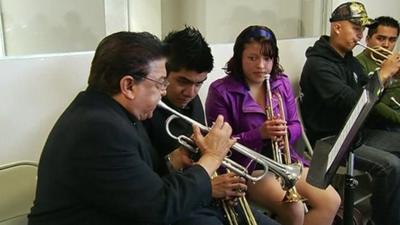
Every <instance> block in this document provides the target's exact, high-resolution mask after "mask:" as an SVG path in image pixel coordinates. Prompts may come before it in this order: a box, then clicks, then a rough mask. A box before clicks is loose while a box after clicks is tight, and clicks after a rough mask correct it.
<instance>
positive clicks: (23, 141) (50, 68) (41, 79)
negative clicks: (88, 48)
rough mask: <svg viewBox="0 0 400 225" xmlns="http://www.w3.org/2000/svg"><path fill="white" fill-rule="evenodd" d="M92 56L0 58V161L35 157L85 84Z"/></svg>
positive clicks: (32, 158)
mask: <svg viewBox="0 0 400 225" xmlns="http://www.w3.org/2000/svg"><path fill="white" fill-rule="evenodd" d="M92 56H93V53H92V52H84V53H78V54H68V55H58V56H37V57H31V58H20V59H17V58H8V59H1V60H0V71H2V81H1V82H0V96H1V97H2V98H1V104H2V105H1V107H0V124H1V126H0V163H3V162H11V161H15V160H24V159H26V160H38V158H39V155H40V152H41V149H42V148H43V144H44V142H45V140H46V138H47V135H48V133H49V131H50V129H51V127H52V126H53V124H54V123H55V121H56V119H57V118H58V116H60V114H61V113H62V112H63V111H64V109H65V108H66V106H67V105H68V104H69V103H70V102H71V101H72V99H73V98H74V97H75V95H76V94H77V92H78V91H79V90H82V89H84V88H85V87H86V80H87V77H88V74H89V65H90V61H91V59H92ZM71 132H73V131H71Z"/></svg>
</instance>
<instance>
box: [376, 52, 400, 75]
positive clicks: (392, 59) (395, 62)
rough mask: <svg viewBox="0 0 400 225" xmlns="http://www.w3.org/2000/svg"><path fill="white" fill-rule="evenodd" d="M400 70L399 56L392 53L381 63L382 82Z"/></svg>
mask: <svg viewBox="0 0 400 225" xmlns="http://www.w3.org/2000/svg"><path fill="white" fill-rule="evenodd" d="M399 70H400V54H399V53H393V54H392V55H390V56H388V57H387V59H385V60H384V61H383V62H382V67H381V72H380V77H381V79H382V81H387V80H388V79H390V78H391V77H392V76H394V75H396V74H398V73H399Z"/></svg>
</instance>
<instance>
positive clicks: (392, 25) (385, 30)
mask: <svg viewBox="0 0 400 225" xmlns="http://www.w3.org/2000/svg"><path fill="white" fill-rule="evenodd" d="M375 21H376V22H375V23H374V24H372V25H370V26H369V27H368V34H367V37H366V43H367V46H368V47H379V46H380V47H382V48H385V49H387V50H389V51H393V49H394V47H395V45H396V42H397V39H398V37H399V30H400V27H399V23H398V21H397V20H395V19H393V18H391V17H386V16H381V17H378V18H376V19H375ZM376 57H377V56H376ZM357 59H358V60H359V61H360V63H361V64H362V65H363V69H364V72H365V73H366V74H369V73H370V72H373V71H375V70H376V69H378V68H379V67H380V65H379V63H377V62H376V61H374V60H373V59H372V57H371V52H370V51H369V50H368V49H365V50H364V51H363V52H361V53H360V54H359V55H357ZM399 103H400V79H393V80H392V82H391V84H390V85H389V86H388V87H387V88H386V89H385V92H384V94H383V95H382V98H381V99H380V100H379V102H378V103H377V104H376V105H375V106H374V108H373V110H372V112H371V114H370V117H369V119H368V125H369V126H371V127H373V128H380V129H385V130H390V131H398V132H400V104H399Z"/></svg>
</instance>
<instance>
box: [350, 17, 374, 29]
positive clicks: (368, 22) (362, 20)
mask: <svg viewBox="0 0 400 225" xmlns="http://www.w3.org/2000/svg"><path fill="white" fill-rule="evenodd" d="M350 22H352V23H354V24H357V25H360V26H363V27H367V26H369V25H371V24H374V23H375V20H374V19H371V18H369V17H362V18H356V19H355V18H353V19H350Z"/></svg>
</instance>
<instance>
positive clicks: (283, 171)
mask: <svg viewBox="0 0 400 225" xmlns="http://www.w3.org/2000/svg"><path fill="white" fill-rule="evenodd" d="M158 106H159V107H161V108H163V109H165V110H167V111H169V112H171V113H172V115H171V116H169V117H168V118H167V120H166V122H165V126H166V131H167V133H168V135H170V136H171V137H172V138H174V139H176V140H177V141H178V142H179V143H180V144H181V145H183V146H185V147H186V148H187V149H188V150H190V151H193V152H195V153H197V151H198V150H197V149H196V146H195V144H194V141H193V140H192V139H191V138H189V137H187V136H185V135H179V136H175V135H173V134H172V132H171V130H170V123H171V121H172V120H174V119H178V118H181V119H183V120H185V121H186V122H189V123H191V124H194V125H196V126H198V127H199V128H200V129H201V130H202V131H204V132H208V131H209V130H210V128H208V127H206V126H204V125H202V124H201V123H199V122H197V121H195V120H193V119H191V118H189V117H187V116H185V115H183V114H181V113H179V112H178V111H176V110H174V109H172V108H171V107H169V106H167V105H166V104H165V103H164V102H162V101H160V102H159V103H158ZM231 148H232V149H233V150H236V151H238V152H239V153H241V154H243V155H246V156H247V157H250V158H251V159H252V160H255V161H256V162H257V163H259V164H261V165H263V166H264V168H265V170H264V173H263V174H262V175H261V176H258V177H253V176H251V175H250V174H249V173H248V171H247V169H246V168H245V167H243V166H242V165H240V164H238V163H236V162H235V161H233V160H231V159H229V157H226V158H225V159H224V160H223V162H222V164H223V165H224V166H225V167H227V168H228V171H229V169H230V170H232V171H234V172H235V173H236V174H238V175H240V176H243V177H246V178H247V179H249V180H251V181H252V182H256V181H258V180H260V179H261V178H263V177H264V176H265V175H266V174H267V172H268V170H269V169H270V170H271V171H272V172H273V173H275V174H276V175H278V176H280V177H282V182H281V185H282V188H284V189H285V190H286V189H290V188H291V187H293V186H294V185H295V183H296V182H297V180H298V179H299V177H300V175H301V172H302V166H301V165H300V166H299V165H298V164H293V165H281V164H279V163H277V162H275V161H273V160H271V159H269V158H267V157H265V156H263V155H261V154H259V153H257V152H255V151H253V150H251V149H249V148H247V147H245V146H243V145H241V144H239V143H235V144H234V145H233V146H232V147H231ZM238 201H239V206H240V207H241V209H242V210H243V213H244V218H245V219H246V222H247V224H248V225H257V221H256V220H255V218H254V215H253V212H252V211H251V208H250V205H249V204H248V202H247V200H246V198H245V197H241V198H239V199H238ZM221 202H222V207H223V210H224V213H225V215H226V217H227V220H228V221H229V224H230V225H239V222H238V220H237V213H236V211H235V209H234V208H233V207H231V206H230V205H229V203H228V202H226V201H224V200H223V201H221Z"/></svg>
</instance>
